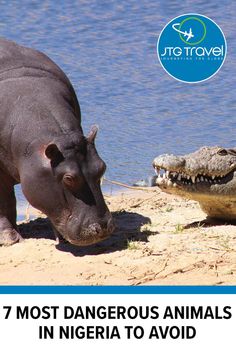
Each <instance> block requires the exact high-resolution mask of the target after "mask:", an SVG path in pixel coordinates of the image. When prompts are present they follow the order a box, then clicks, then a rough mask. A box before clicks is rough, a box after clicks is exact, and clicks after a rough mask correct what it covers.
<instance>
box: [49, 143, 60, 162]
mask: <svg viewBox="0 0 236 354" xmlns="http://www.w3.org/2000/svg"><path fill="white" fill-rule="evenodd" d="M45 155H46V156H47V158H48V159H49V160H51V163H52V164H58V163H59V162H61V161H62V160H64V158H63V155H62V153H61V151H60V150H59V149H58V147H57V145H56V144H53V143H52V144H49V145H48V146H47V147H46V149H45Z"/></svg>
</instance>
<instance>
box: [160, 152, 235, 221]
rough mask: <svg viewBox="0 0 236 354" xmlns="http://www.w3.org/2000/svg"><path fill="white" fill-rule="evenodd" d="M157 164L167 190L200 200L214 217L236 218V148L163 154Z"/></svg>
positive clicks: (161, 183) (162, 186)
mask: <svg viewBox="0 0 236 354" xmlns="http://www.w3.org/2000/svg"><path fill="white" fill-rule="evenodd" d="M153 167H154V168H155V170H156V172H157V175H158V177H157V180H156V183H157V185H158V186H159V187H160V188H161V189H162V190H163V191H165V192H167V193H170V194H176V195H180V196H182V197H185V198H188V199H193V200H196V201H198V202H199V204H200V206H201V208H202V209H203V211H204V212H205V213H206V214H207V215H209V216H210V217H212V218H217V219H223V220H230V221H231V220H232V221H236V149H225V148H222V147H219V146H216V147H202V148H201V149H199V150H197V151H195V152H193V153H191V154H188V155H184V156H176V155H167V154H166V155H160V156H158V157H156V158H155V159H154V161H153ZM161 171H163V173H162V172H161Z"/></svg>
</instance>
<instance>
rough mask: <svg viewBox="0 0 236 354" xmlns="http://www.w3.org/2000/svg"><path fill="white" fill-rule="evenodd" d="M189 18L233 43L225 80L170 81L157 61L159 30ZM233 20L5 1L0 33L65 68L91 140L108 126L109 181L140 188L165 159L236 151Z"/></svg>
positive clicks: (222, 7) (175, 5) (155, 4)
mask: <svg viewBox="0 0 236 354" xmlns="http://www.w3.org/2000/svg"><path fill="white" fill-rule="evenodd" d="M188 12H197V13H201V14H203V15H206V16H209V17H211V18H212V19H213V20H215V21H216V22H217V23H218V24H219V25H220V26H221V28H222V29H223V31H224V33H225V36H226V39H227V43H228V55H227V58H226V61H225V63H224V65H223V67H222V68H221V70H220V71H219V73H218V74H217V75H216V76H215V77H213V78H212V79H210V80H209V81H206V82H204V83H200V84H195V85H188V84H184V83H181V82H178V81H176V80H174V79H172V78H170V77H169V76H168V75H167V74H166V73H165V72H164V70H163V69H162V68H161V66H160V64H159V63H158V60H157V56H156V41H157V38H158V34H159V33H160V30H161V29H162V28H163V26H164V25H165V24H166V23H167V22H168V21H169V20H170V19H172V18H173V17H175V16H178V15H180V14H183V13H188ZM235 13H236V2H234V1H218V2H216V1H192V0H182V1H179V0H178V1H156V0H144V1H142V2H139V1H132V0H131V1H126V0H119V1H114V0H109V1H99V0H97V1H86V0H84V1H73V0H70V1H67V2H65V1H57V2H55V1H52V0H50V1H39V0H37V1H28V0H22V1H11V2H8V1H1V3H0V34H1V36H3V37H6V38H9V39H12V40H15V41H17V42H18V43H21V44H23V45H27V46H30V47H34V48H37V49H39V50H42V51H43V52H45V53H46V54H47V55H49V56H50V57H51V58H52V59H53V60H54V61H55V62H56V63H57V64H58V65H59V66H61V68H62V69H63V70H64V71H65V72H66V74H67V75H68V77H69V78H70V80H71V82H72V83H73V85H74V87H75V90H76V92H77V95H78V98H79V101H80V105H81V110H82V124H83V128H84V132H88V130H89V127H90V126H91V125H92V124H93V123H97V124H99V126H100V132H99V136H98V139H97V147H98V150H99V153H100V155H101V156H102V157H103V159H104V160H105V161H106V163H107V166H108V169H107V172H106V177H107V178H110V179H114V180H118V181H123V182H126V183H132V182H134V181H136V180H138V179H140V178H143V177H145V176H146V175H149V174H152V173H153V171H152V167H151V162H152V160H153V158H154V157H155V156H156V155H158V154H160V153H164V152H173V153H178V154H183V153H187V152H190V151H193V150H195V149H197V148H199V147H200V146H202V145H215V144H217V145H223V146H236V134H235V133H236V131H235V125H234V123H235V111H236V95H235V87H236V75H235V67H236V29H235V28H236V20H235ZM16 190H17V198H18V200H19V202H20V205H23V204H24V203H25V201H24V200H23V199H22V194H21V191H20V189H19V188H18V187H17V188H16Z"/></svg>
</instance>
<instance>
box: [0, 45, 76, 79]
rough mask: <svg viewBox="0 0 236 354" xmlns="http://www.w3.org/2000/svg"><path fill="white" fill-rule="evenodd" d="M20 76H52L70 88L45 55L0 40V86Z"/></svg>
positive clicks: (57, 68) (56, 67)
mask: <svg viewBox="0 0 236 354" xmlns="http://www.w3.org/2000/svg"><path fill="white" fill-rule="evenodd" d="M22 76H41V77H42V76H49V77H50V76H53V77H54V78H57V79H58V80H61V81H64V83H65V84H67V85H69V86H71V85H70V82H69V80H68V78H67V77H66V75H65V74H64V73H63V71H62V70H61V69H60V68H59V67H58V66H57V65H56V64H55V63H54V62H53V61H52V60H50V59H49V58H48V57H47V56H46V55H45V54H43V53H41V52H39V51H37V50H35V49H31V48H26V47H24V46H21V45H18V44H17V43H15V42H12V41H9V40H6V39H4V38H0V84H1V81H4V80H6V79H11V78H16V77H22Z"/></svg>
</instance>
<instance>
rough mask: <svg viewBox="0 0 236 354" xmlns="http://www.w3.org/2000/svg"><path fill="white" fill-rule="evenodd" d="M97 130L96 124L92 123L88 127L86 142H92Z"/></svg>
mask: <svg viewBox="0 0 236 354" xmlns="http://www.w3.org/2000/svg"><path fill="white" fill-rule="evenodd" d="M97 132H98V125H93V126H92V127H91V129H90V132H89V133H88V136H87V141H88V143H90V144H92V143H93V142H94V140H95V138H96V135H97Z"/></svg>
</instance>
